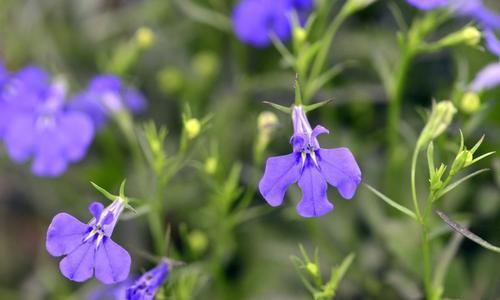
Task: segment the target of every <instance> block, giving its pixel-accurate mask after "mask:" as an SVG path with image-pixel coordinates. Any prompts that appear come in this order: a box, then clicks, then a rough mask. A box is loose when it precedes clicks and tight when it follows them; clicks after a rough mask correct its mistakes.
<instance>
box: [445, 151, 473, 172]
mask: <svg viewBox="0 0 500 300" xmlns="http://www.w3.org/2000/svg"><path fill="white" fill-rule="evenodd" d="M469 155H470V156H472V154H471V153H470V152H469V151H468V150H467V149H465V150H461V151H459V152H458V154H457V156H456V157H455V160H453V164H452V165H451V169H450V176H455V174H457V173H458V172H459V171H460V170H461V169H462V168H463V167H464V166H465V161H466V160H467V157H468V156H469Z"/></svg>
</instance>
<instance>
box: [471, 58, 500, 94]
mask: <svg viewBox="0 0 500 300" xmlns="http://www.w3.org/2000/svg"><path fill="white" fill-rule="evenodd" d="M498 85H500V63H498V62H497V63H491V64H489V65H487V66H486V67H484V68H483V69H481V71H479V73H478V74H477V75H476V78H475V79H474V81H472V83H471V84H470V89H471V90H472V91H473V92H481V91H483V90H489V89H492V88H494V87H496V86H498Z"/></svg>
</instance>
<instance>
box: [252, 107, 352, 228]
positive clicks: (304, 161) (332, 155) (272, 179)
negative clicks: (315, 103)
mask: <svg viewBox="0 0 500 300" xmlns="http://www.w3.org/2000/svg"><path fill="white" fill-rule="evenodd" d="M292 121H293V129H294V134H293V136H292V138H291V140H290V143H291V144H292V146H293V153H291V154H288V155H283V156H275V157H271V158H269V159H268V160H267V162H266V169H265V171H264V176H263V177H262V179H261V180H260V183H259V190H260V193H261V194H262V196H263V197H264V199H265V200H266V201H267V203H269V205H271V206H278V205H281V203H283V198H284V196H285V192H286V190H287V189H288V187H289V186H290V185H292V184H293V183H295V182H298V184H299V187H300V189H301V190H302V199H301V200H300V202H299V203H298V205H297V212H298V214H299V215H300V216H302V217H306V218H309V217H320V216H322V215H324V214H326V213H328V212H329V211H331V210H332V209H333V204H332V203H330V202H329V201H328V198H327V195H326V192H327V183H329V184H330V185H332V186H334V187H336V188H337V190H338V191H339V193H340V195H341V196H342V197H343V198H345V199H351V198H352V197H353V196H354V194H355V192H356V189H357V187H358V185H359V183H360V182H361V171H360V169H359V167H358V164H357V163H356V160H355V159H354V156H353V155H352V153H351V151H350V150H349V149H347V148H334V149H323V148H321V147H320V145H319V143H318V140H317V137H318V136H319V135H320V134H325V133H329V131H328V130H327V129H326V128H325V127H323V126H321V125H318V126H316V127H315V128H314V129H312V127H311V125H310V124H309V121H308V119H307V117H306V114H305V111H304V107H303V106H294V107H293V110H292Z"/></svg>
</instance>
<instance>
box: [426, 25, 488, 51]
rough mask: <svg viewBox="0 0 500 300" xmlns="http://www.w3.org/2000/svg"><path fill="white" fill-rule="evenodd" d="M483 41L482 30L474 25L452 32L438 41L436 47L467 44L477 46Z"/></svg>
mask: <svg viewBox="0 0 500 300" xmlns="http://www.w3.org/2000/svg"><path fill="white" fill-rule="evenodd" d="M480 41H481V32H480V31H479V30H478V29H477V28H476V27H474V26H467V27H465V28H463V29H462V30H459V31H457V32H454V33H451V34H449V35H447V36H446V37H444V38H442V39H441V40H439V41H438V42H436V44H435V45H436V47H434V48H438V49H439V48H443V47H450V46H455V45H461V44H465V45H468V46H477V45H478V44H479V42H480Z"/></svg>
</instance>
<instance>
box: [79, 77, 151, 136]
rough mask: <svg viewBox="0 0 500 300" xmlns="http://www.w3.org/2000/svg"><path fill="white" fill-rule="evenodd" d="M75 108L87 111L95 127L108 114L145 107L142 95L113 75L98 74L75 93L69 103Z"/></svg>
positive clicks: (103, 121) (105, 118)
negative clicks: (80, 90)
mask: <svg viewBox="0 0 500 300" xmlns="http://www.w3.org/2000/svg"><path fill="white" fill-rule="evenodd" d="M70 105H71V107H72V108H73V109H75V110H79V111H83V112H85V113H87V114H88V115H89V116H90V117H91V118H92V120H93V122H94V125H95V126H96V127H97V128H100V127H102V126H103V125H104V124H105V123H106V121H107V119H108V118H109V116H112V115H114V114H116V113H118V112H120V111H122V110H125V109H128V110H130V111H131V112H132V113H134V114H136V113H140V112H141V111H143V110H144V109H145V108H146V100H145V98H144V96H143V95H142V94H141V93H140V92H139V91H137V90H135V89H133V88H130V87H127V86H125V85H124V84H123V83H122V81H121V80H120V78H118V77H117V76H115V75H110V74H106V75H98V76H96V77H94V79H92V81H91V82H90V84H89V86H88V87H87V89H86V90H84V91H83V92H81V93H79V94H78V95H76V96H75V97H74V99H73V101H72V103H71V104H70Z"/></svg>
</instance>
